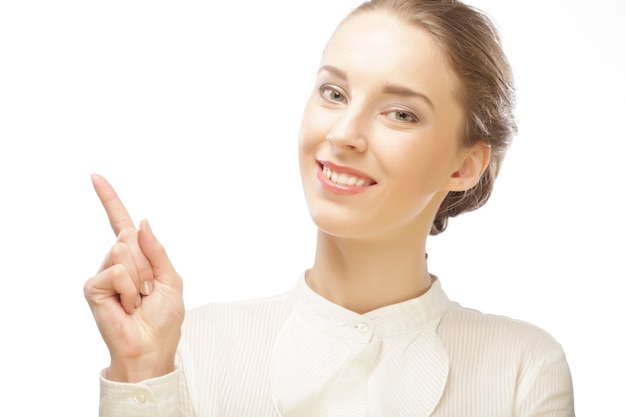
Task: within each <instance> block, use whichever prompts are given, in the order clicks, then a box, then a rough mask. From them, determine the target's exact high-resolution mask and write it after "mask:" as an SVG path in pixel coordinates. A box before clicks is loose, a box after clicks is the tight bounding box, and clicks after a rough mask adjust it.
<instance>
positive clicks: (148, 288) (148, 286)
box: [141, 280, 154, 295]
mask: <svg viewBox="0 0 626 417" xmlns="http://www.w3.org/2000/svg"><path fill="white" fill-rule="evenodd" d="M153 287H154V286H153V284H152V281H151V280H149V281H144V282H143V285H142V286H141V293H142V294H143V295H150V293H151V292H152V290H153Z"/></svg>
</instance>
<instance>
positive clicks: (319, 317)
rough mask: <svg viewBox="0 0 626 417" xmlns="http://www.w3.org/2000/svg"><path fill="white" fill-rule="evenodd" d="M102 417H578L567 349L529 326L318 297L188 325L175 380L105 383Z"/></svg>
mask: <svg viewBox="0 0 626 417" xmlns="http://www.w3.org/2000/svg"><path fill="white" fill-rule="evenodd" d="M100 415H101V416H115V417H123V416H167V417H170V416H195V417H218V416H219V417H256V416H259V417H261V416H263V417H279V416H280V417H366V416H369V417H387V416H389V417H392V416H393V417H426V416H432V417H457V416H463V417H508V416H510V417H531V416H532V417H572V416H574V405H573V394H572V382H571V377H570V372H569V368H568V365H567V362H566V360H565V355H564V353H563V350H562V349H561V346H560V345H559V344H558V343H557V342H556V341H554V339H553V338H552V337H550V336H549V335H548V334H547V333H546V332H544V331H543V330H541V329H538V328H537V327H535V326H532V325H530V324H527V323H523V322H520V321H516V320H512V319H509V318H505V317H498V316H491V315H485V314H482V313H479V312H477V311H474V310H469V309H466V308H463V307H461V306H459V305H458V304H456V303H453V302H451V301H450V300H448V298H447V296H446V295H445V293H444V292H443V290H442V289H441V284H440V282H439V280H437V279H435V280H434V282H433V285H432V287H431V288H430V290H429V291H428V292H427V293H425V294H424V295H422V296H421V297H418V298H416V299H413V300H408V301H405V302H402V303H399V304H394V305H390V306H387V307H383V308H380V309H377V310H374V311H371V312H369V313H366V314H357V313H354V312H352V311H350V310H347V309H345V308H343V307H341V306H338V305H336V304H333V303H332V302H330V301H328V300H326V299H325V298H323V297H321V296H319V295H318V294H317V293H315V292H314V291H313V290H311V289H310V288H309V287H308V285H307V284H306V282H305V281H304V277H302V278H301V279H300V280H299V282H298V285H297V286H296V288H295V289H294V290H293V291H292V292H291V293H288V294H283V295H279V296H276V297H271V298H266V299H260V300H253V301H244V302H236V303H226V304H209V305H206V306H203V307H200V308H197V309H195V310H192V311H190V312H189V313H188V314H187V317H186V319H185V323H184V325H183V336H182V339H181V343H180V345H179V349H178V355H177V370H176V371H174V372H173V373H171V374H168V375H165V376H163V377H160V378H155V379H151V380H147V381H144V382H140V383H137V384H125V383H116V382H111V381H107V380H106V379H104V378H103V377H102V375H101V401H100Z"/></svg>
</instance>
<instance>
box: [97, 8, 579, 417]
mask: <svg viewBox="0 0 626 417" xmlns="http://www.w3.org/2000/svg"><path fill="white" fill-rule="evenodd" d="M513 106H514V91H513V86H512V76H511V71H510V68H509V66H508V63H507V60H506V58H505V56H504V54H503V52H502V50H501V47H500V44H499V40H498V36H497V34H496V32H495V30H494V29H493V26H492V25H491V23H490V22H489V21H488V19H487V18H485V17H484V15H482V14H481V13H480V12H478V11H476V10H474V9H471V8H469V7H467V6H465V5H464V4H462V3H460V2H457V1H453V0H445V1H427V0H404V1H403V0H373V1H372V2H367V3H364V4H363V5H361V6H360V7H359V8H357V9H356V10H355V11H354V12H352V13H351V14H350V15H349V16H348V17H347V18H346V20H344V21H343V22H342V23H341V24H340V26H339V27H338V28H337V30H336V32H335V33H334V34H333V36H332V37H331V39H330V41H329V43H328V45H327V47H326V49H325V51H324V53H323V56H322V59H321V63H320V67H319V69H318V73H317V80H316V84H315V88H314V89H313V92H312V94H311V97H310V98H309V101H308V103H307V105H306V108H305V111H304V115H303V120H302V124H301V130H300V140H299V161H300V170H301V177H302V184H303V188H304V193H305V197H306V201H307V205H308V207H309V211H310V214H311V217H312V218H313V220H314V222H315V224H316V225H317V226H318V230H319V232H318V237H317V248H316V256H315V260H314V264H313V266H312V267H311V268H310V269H308V270H307V271H306V272H305V273H304V274H303V276H302V277H301V279H300V280H299V282H298V284H297V285H296V288H295V289H294V290H293V291H292V292H290V293H288V294H284V295H279V296H276V297H272V298H268V299H262V300H255V301H247V302H240V303H229V304H220V305H207V306H204V307H201V308H198V309H195V310H193V311H191V312H189V313H188V314H187V316H186V318H185V320H184V323H183V316H184V307H183V301H182V296H181V293H182V281H181V279H180V277H179V276H178V274H177V273H176V272H175V270H174V268H173V267H172V265H171V263H170V262H169V259H168V257H167V255H166V253H165V251H164V249H163V247H162V246H161V245H160V243H159V242H158V241H157V240H156V238H155V237H154V235H153V234H152V231H151V229H150V226H149V225H148V223H147V222H146V221H143V222H142V223H141V225H140V228H139V230H138V231H137V230H135V228H134V226H133V223H132V221H131V220H130V217H129V215H128V213H127V212H126V210H125V208H124V206H123V205H122V203H121V202H120V200H119V199H118V197H117V196H116V194H115V192H114V191H113V189H112V188H111V186H110V185H109V184H108V183H107V182H106V181H105V180H104V179H103V178H101V177H98V176H94V177H93V182H94V186H95V189H96V192H97V193H98V196H99V197H100V199H101V201H102V203H103V205H104V207H105V209H106V211H107V214H108V216H109V220H110V222H111V225H112V227H113V230H114V232H115V233H116V235H117V243H116V244H115V245H114V246H113V247H112V249H111V250H110V252H109V254H108V256H107V258H106V260H105V262H104V264H103V265H102V267H101V269H100V271H99V272H98V273H97V275H96V276H94V277H93V278H91V279H90V280H89V281H87V283H86V284H85V296H86V298H87V300H88V302H89V304H90V307H91V309H92V312H93V314H94V317H95V319H96V322H97V324H98V326H99V329H100V331H101V333H102V336H103V338H104V340H105V342H106V343H107V346H108V348H109V351H110V353H111V364H110V366H109V368H108V369H106V370H105V371H103V374H102V375H101V409H100V411H101V415H111V416H123V415H146V416H148V415H157V412H158V415H166V416H170V415H172V416H173V415H195V416H282V417H287V416H298V417H306V416H407V417H408V416H411V417H415V416H455V415H463V416H465V417H471V416H477V417H478V416H480V417H485V416H498V417H501V416H573V415H574V410H573V399H572V386H571V378H570V374H569V369H568V366H567V363H566V360H565V356H564V354H563V351H562V349H561V347H560V346H559V344H558V343H556V342H555V341H554V340H553V339H552V338H551V337H550V336H549V335H547V334H546V333H545V332H543V331H541V330H540V329H537V328H536V327H534V326H532V325H529V324H525V323H521V322H518V321H514V320H511V319H508V318H503V317H496V316H488V315H483V314H481V313H479V312H476V311H473V310H469V309H465V308H462V307H461V306H459V305H458V304H455V303H453V302H451V301H449V300H448V298H447V297H446V295H445V293H444V292H443V291H442V289H441V283H440V281H439V280H438V279H437V278H436V277H435V276H433V275H431V274H430V273H429V271H428V268H427V262H426V258H427V256H426V253H425V244H426V238H427V236H428V235H429V234H437V233H440V232H442V231H444V230H445V228H446V224H447V219H448V217H450V216H455V215H457V214H460V213H462V212H465V211H468V210H472V209H475V208H478V207H480V206H481V205H482V204H484V202H485V201H486V200H487V199H488V197H489V194H490V191H491V189H492V186H493V181H494V179H495V177H496V174H497V172H498V168H499V165H500V162H501V160H502V158H503V156H504V153H505V151H506V149H507V147H508V145H509V143H510V140H511V138H512V136H513V134H514V133H515V131H516V125H515V122H514V118H513V115H512V111H513ZM181 326H182V330H181ZM181 334H182V337H181Z"/></svg>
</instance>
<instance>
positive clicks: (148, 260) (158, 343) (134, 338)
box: [84, 175, 185, 382]
mask: <svg viewBox="0 0 626 417" xmlns="http://www.w3.org/2000/svg"><path fill="white" fill-rule="evenodd" d="M92 182H93V185H94V188H95V190H96V193H97V194H98V197H99V198H100V201H101V202H102V205H103V206H104V209H105V210H106V213H107V215H108V216H109V222H110V223H111V227H112V228H113V231H114V232H115V235H116V236H117V242H116V243H115V245H113V247H112V248H111V250H109V252H108V254H107V256H106V258H105V260H104V262H103V264H102V266H101V267H100V269H99V270H98V273H97V274H96V275H95V276H94V277H93V278H90V279H89V280H87V282H86V283H85V286H84V292H85V298H86V299H87V302H88V303H89V307H90V308H91V312H92V313H93V316H94V318H95V319H96V323H97V325H98V328H99V330H100V333H101V334H102V338H103V339H104V341H105V343H106V344H107V347H108V348H109V352H110V354H111V365H110V367H109V369H108V370H107V375H106V377H107V379H110V380H114V381H123V382H138V381H141V380H144V379H148V378H154V377H157V376H161V375H165V374H167V373H169V372H172V371H173V370H174V356H175V354H176V348H177V347H178V342H179V340H180V329H181V325H182V322H183V317H184V314H185V308H184V304H183V298H182V286H183V284H182V280H181V278H180V276H179V275H178V274H177V273H176V271H175V270H174V267H173V266H172V264H171V262H170V260H169V258H168V256H167V254H166V252H165V249H164V248H163V246H162V245H161V244H160V243H159V241H158V240H157V239H156V238H155V237H154V235H153V234H152V230H151V229H150V226H149V224H148V222H147V221H146V220H144V221H142V222H141V225H140V228H139V230H137V229H136V228H135V226H134V224H133V222H132V220H131V218H130V216H129V215H128V211H126V208H125V207H124V205H123V204H122V202H121V201H120V199H119V198H118V196H117V194H116V193H115V190H114V189H113V187H111V185H110V184H109V183H108V182H107V181H106V180H105V179H104V178H102V177H100V176H98V175H94V176H92Z"/></svg>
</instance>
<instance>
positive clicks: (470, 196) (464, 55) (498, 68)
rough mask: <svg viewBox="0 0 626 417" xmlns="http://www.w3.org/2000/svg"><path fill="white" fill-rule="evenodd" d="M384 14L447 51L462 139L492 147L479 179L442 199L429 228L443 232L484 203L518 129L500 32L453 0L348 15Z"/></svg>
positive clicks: (375, 5)
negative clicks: (418, 30)
mask: <svg viewBox="0 0 626 417" xmlns="http://www.w3.org/2000/svg"><path fill="white" fill-rule="evenodd" d="M372 11H380V12H387V13H391V14H393V15H395V16H397V17H398V18H399V19H400V20H402V21H404V22H406V23H408V24H412V25H416V26H418V27H420V28H422V29H425V30H426V31H427V32H429V33H430V35H431V36H432V37H433V39H434V40H435V42H436V43H437V44H438V45H439V47H441V48H442V50H443V51H444V52H445V54H446V55H447V57H448V59H449V61H450V64H451V66H452V68H453V70H454V71H455V73H456V75H457V77H458V78H459V80H460V84H461V91H457V92H456V94H457V98H458V99H459V100H460V102H461V104H462V105H463V107H464V109H465V124H464V126H463V131H462V132H461V135H462V139H461V140H462V143H463V144H464V145H465V146H468V147H469V146H472V145H474V144H475V143H477V142H479V141H483V142H485V143H487V144H489V145H490V147H491V159H490V161H489V166H488V167H487V169H486V170H485V172H484V174H483V175H482V176H481V178H480V180H479V181H478V183H477V184H476V185H475V186H474V187H472V188H470V189H468V190H466V191H451V192H449V193H448V195H447V196H446V197H445V199H444V200H443V202H442V203H441V206H440V207H439V211H438V212H437V214H436V216H435V220H434V222H433V225H432V227H431V230H430V234H431V235H437V234H439V233H441V232H443V231H444V230H445V229H446V227H447V225H448V218H450V217H454V216H457V215H459V214H461V213H464V212H467V211H472V210H475V209H477V208H479V207H481V206H482V205H483V204H485V203H486V202H487V200H488V199H489V196H490V195H491V192H492V190H493V185H494V182H495V179H496V176H497V175H498V172H499V170H500V166H501V164H502V160H503V158H504V155H505V154H506V151H507V149H508V148H509V145H510V143H511V140H512V139H513V136H514V135H515V134H516V133H517V123H516V120H515V116H514V114H513V112H514V109H515V101H516V96H515V86H514V81H513V73H512V70H511V67H510V65H509V62H508V60H507V58H506V56H505V54H504V51H503V49H502V45H501V41H500V36H499V34H498V31H497V29H496V28H495V26H494V24H493V23H492V22H491V20H490V19H489V18H488V17H487V16H486V15H485V14H484V13H483V12H481V11H479V10H477V9H475V8H473V7H471V6H468V5H466V4H464V3H462V2H460V1H456V0H371V1H368V2H365V3H363V4H361V5H360V6H359V7H357V8H356V9H355V10H354V11H353V12H352V13H350V15H349V16H348V17H347V19H349V18H350V17H351V16H355V15H359V14H363V13H367V12H372Z"/></svg>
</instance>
